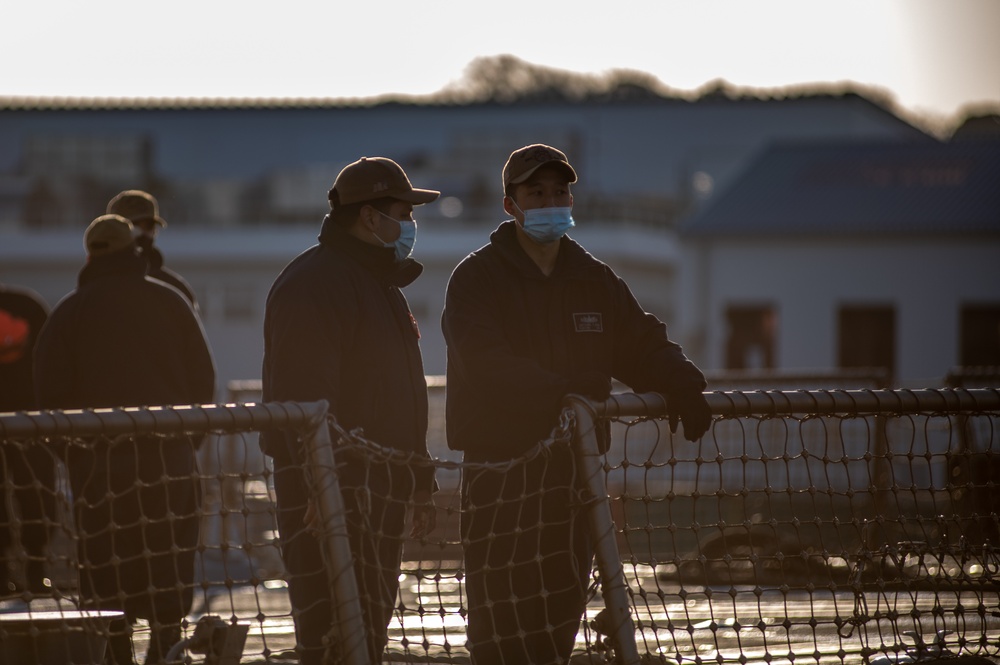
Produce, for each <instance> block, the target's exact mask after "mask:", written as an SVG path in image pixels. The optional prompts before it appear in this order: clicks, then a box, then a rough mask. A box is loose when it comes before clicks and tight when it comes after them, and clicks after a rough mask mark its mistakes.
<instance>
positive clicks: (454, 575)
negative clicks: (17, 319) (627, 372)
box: [0, 393, 1000, 665]
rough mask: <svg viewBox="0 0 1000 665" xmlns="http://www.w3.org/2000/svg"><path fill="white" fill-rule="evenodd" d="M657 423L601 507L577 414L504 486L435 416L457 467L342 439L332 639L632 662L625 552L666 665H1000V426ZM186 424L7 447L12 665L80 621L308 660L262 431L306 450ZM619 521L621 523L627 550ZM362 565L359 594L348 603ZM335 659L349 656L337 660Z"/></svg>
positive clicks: (616, 422) (133, 644)
mask: <svg viewBox="0 0 1000 665" xmlns="http://www.w3.org/2000/svg"><path fill="white" fill-rule="evenodd" d="M784 394H785V395H789V394H791V393H784ZM727 395H736V396H737V397H738V396H739V395H742V394H741V393H732V394H730V393H727ZM751 396H752V395H751ZM732 399H733V401H734V403H736V402H739V400H738V399H736V398H732ZM917 401H919V399H918V400H917ZM750 402H752V400H748V403H750ZM431 403H432V409H434V408H436V406H443V405H441V404H437V403H436V402H435V400H434V399H433V395H432V402H431ZM435 405H436V406H435ZM263 406H265V407H266V406H267V405H263ZM214 408H216V409H218V410H223V411H225V410H226V409H230V408H238V407H214ZM442 410H443V409H442ZM633 411H634V413H630V414H628V415H624V414H622V413H618V415H614V416H605V417H601V418H598V419H597V420H596V422H595V424H594V427H593V430H594V431H596V432H597V433H598V434H599V435H600V436H598V439H602V438H603V435H604V432H605V431H609V432H610V439H605V440H604V443H605V444H606V447H605V449H604V452H603V453H602V454H601V455H600V457H599V459H600V468H601V473H600V475H601V478H600V480H601V483H602V484H603V485H604V486H605V487H606V492H605V494H603V495H601V496H597V497H594V496H593V494H592V493H590V492H587V491H584V490H583V489H582V488H581V483H582V482H583V479H582V477H581V473H580V470H579V469H580V468H579V466H578V465H577V462H576V460H577V459H578V454H579V453H578V449H579V445H580V438H581V436H582V435H583V434H586V432H583V431H581V428H580V427H579V425H578V423H577V421H576V418H575V417H574V415H573V411H571V410H567V411H565V412H564V414H563V419H562V421H561V422H560V424H559V426H558V427H556V428H555V429H554V430H553V433H552V435H551V436H550V437H549V439H547V440H546V441H543V442H540V443H539V444H538V445H537V446H536V447H535V448H533V449H532V450H531V451H530V452H529V453H527V454H526V455H525V456H524V457H522V458H519V459H517V460H513V461H511V462H507V463H503V464H464V463H461V462H459V461H458V460H459V459H460V458H459V457H458V455H460V454H458V453H454V452H451V451H448V450H447V448H446V447H445V446H444V442H443V438H441V437H440V434H441V432H440V431H439V429H438V428H440V429H443V422H441V421H440V420H441V419H440V414H438V416H437V417H435V415H434V413H433V412H432V418H431V426H432V430H431V435H430V436H431V439H430V441H431V444H430V445H431V449H432V458H431V459H423V458H415V457H409V456H404V455H400V454H399V453H397V452H394V451H391V450H388V449H385V448H382V447H380V446H379V445H377V443H375V442H371V441H368V440H366V439H365V437H364V434H363V432H360V431H355V432H345V431H343V430H341V429H340V428H339V427H337V425H336V423H335V422H333V421H332V420H331V421H329V424H330V439H332V443H333V447H334V449H335V454H334V456H332V458H331V459H333V460H334V462H333V464H332V470H333V471H334V472H335V473H334V474H333V475H334V476H335V477H336V478H337V482H338V485H337V486H336V488H335V490H336V491H337V492H338V493H339V496H340V497H341V498H342V499H343V513H344V517H345V525H346V530H343V531H342V532H338V533H340V535H344V533H346V535H347V536H348V538H349V539H350V542H351V551H352V553H353V556H352V557H348V560H342V559H341V560H336V559H335V558H331V556H332V557H336V556H337V555H336V552H332V553H331V552H330V551H326V550H324V552H323V554H322V557H323V558H322V559H321V560H319V561H318V562H317V563H316V564H315V567H314V569H312V570H311V571H310V572H311V573H313V574H315V576H316V577H315V579H314V582H315V585H316V588H317V589H318V596H321V597H326V598H327V599H331V598H332V599H333V600H332V607H333V610H332V614H333V617H334V619H333V621H334V622H335V623H336V622H338V621H341V620H345V617H347V618H349V617H352V616H357V615H359V614H360V615H361V616H363V617H364V622H365V623H364V626H365V631H364V632H365V633H366V635H365V636H366V637H367V640H366V641H365V644H366V648H367V652H368V653H369V654H378V656H373V658H372V660H376V659H377V658H378V657H381V659H382V661H383V662H390V661H391V662H468V661H469V659H470V650H474V651H476V652H477V658H478V659H481V660H482V661H483V662H488V660H489V659H494V660H497V661H498V662H514V661H515V660H519V662H557V661H558V660H559V659H560V658H563V657H566V658H568V659H570V660H571V661H572V662H587V663H593V662H605V661H611V660H613V659H615V657H616V655H617V656H619V657H620V654H621V653H622V649H621V645H620V644H618V643H617V642H616V639H618V638H616V637H613V636H614V635H615V633H616V630H615V625H610V624H613V623H614V622H610V623H609V617H610V616H613V615H614V614H613V612H612V613H611V614H609V611H612V610H615V609H616V608H614V607H612V604H613V602H612V599H611V596H610V595H609V596H607V597H606V596H605V594H604V593H603V592H604V591H605V585H606V584H607V583H608V582H609V581H610V580H608V579H602V575H601V574H600V573H599V572H598V571H602V570H603V571H607V570H609V568H607V567H602V566H601V565H600V564H601V561H600V557H601V556H602V554H601V553H602V552H606V551H607V550H602V549H600V548H595V544H597V541H599V540H601V539H602V538H603V537H610V538H611V540H612V541H613V544H614V546H615V548H616V550H617V557H616V558H617V561H615V562H614V563H615V564H620V565H621V566H622V570H623V573H624V584H625V586H626V587H627V603H626V604H627V607H624V608H617V609H619V610H621V611H623V612H624V613H625V615H626V616H628V617H630V619H631V621H632V622H633V626H634V631H632V634H633V635H634V640H635V645H636V646H637V648H638V653H639V654H640V658H641V662H643V663H658V662H662V663H672V664H675V665H676V664H679V663H686V662H693V663H727V662H738V663H741V664H742V663H747V662H768V663H793V662H796V661H802V660H804V661H809V662H816V663H828V662H831V663H832V662H836V663H856V662H872V663H876V662H877V661H878V659H885V658H888V659H889V660H890V661H895V660H905V659H906V658H914V659H921V658H925V657H930V656H934V655H959V654H961V655H975V656H987V657H992V658H996V657H997V656H998V655H1000V595H998V594H1000V523H998V515H1000V503H998V502H1000V488H998V487H997V485H998V483H1000V444H998V440H997V431H998V425H1000V410H996V409H992V408H991V409H988V410H983V409H980V408H966V407H961V408H958V407H956V408H954V409H952V408H942V407H941V406H940V405H939V404H938V402H933V403H928V404H927V405H925V406H921V405H920V404H918V405H917V408H910V409H907V410H906V411H905V412H901V411H900V410H896V409H882V410H879V411H877V412H875V413H865V414H859V413H847V412H838V413H828V412H827V411H829V410H828V409H819V408H817V409H816V412H814V413H809V412H803V413H795V414H790V415H788V414H785V415H775V414H773V413H771V412H769V411H768V410H766V409H761V410H759V412H756V413H754V412H752V411H753V409H750V411H751V412H749V413H742V414H740V415H726V414H722V415H718V416H717V417H716V420H715V421H714V423H713V426H712V428H711V429H710V430H709V432H708V433H707V434H706V435H705V437H704V438H703V439H702V440H701V441H700V442H697V443H691V442H688V441H686V440H684V438H683V436H682V432H680V431H678V432H677V433H676V434H675V433H671V432H670V429H669V427H668V425H667V421H666V420H665V419H661V418H659V417H658V415H657V410H656V409H646V408H640V409H633ZM717 413H719V411H717ZM196 415H197V414H196ZM19 417H20V418H28V419H29V420H31V421H32V422H35V419H37V420H40V419H41V417H40V416H34V415H29V416H25V415H21V416H19ZM5 418H7V416H3V417H0V421H2V420H3V419H5ZM71 420H72V418H71ZM168 420H169V419H167V418H160V419H159V420H156V421H155V422H152V423H151V424H144V425H136V426H134V427H133V433H127V434H123V433H121V432H119V431H115V430H114V428H109V431H108V432H107V433H105V434H100V433H96V434H95V433H92V432H91V431H88V432H86V433H85V434H80V435H66V432H62V431H61V432H59V433H58V435H53V434H51V433H39V434H36V435H26V434H22V433H18V434H16V435H12V434H10V433H9V431H10V430H7V429H4V430H0V434H2V438H3V445H2V448H0V459H2V461H3V463H4V469H5V474H6V480H5V484H4V497H5V502H6V515H7V517H8V520H7V525H6V526H7V528H6V529H5V532H6V533H7V534H8V536H9V540H8V542H7V543H6V556H5V559H6V564H7V565H6V573H7V579H6V580H5V587H4V588H5V589H6V595H5V597H4V599H3V600H2V601H0V633H2V635H0V636H2V637H3V638H4V639H3V640H0V642H2V643H3V644H5V645H7V646H5V647H3V648H12V647H10V645H12V644H14V643H15V642H16V639H15V638H17V636H18V635H20V634H21V633H18V631H17V629H15V627H14V623H13V622H12V620H11V619H10V618H11V617H13V616H16V615H18V614H21V615H24V614H27V615H29V616H30V617H34V618H35V619H46V618H49V616H50V613H52V612H56V613H62V614H61V615H60V616H61V617H62V618H61V623H60V624H59V625H60V629H61V630H62V632H63V633H66V632H67V631H69V632H70V633H72V632H73V631H78V632H81V633H85V634H92V633H95V632H96V633H99V634H100V635H102V636H103V637H105V638H107V644H108V647H109V648H118V649H127V650H128V652H127V653H126V652H124V651H122V652H121V653H122V658H123V659H124V658H125V657H128V658H130V659H133V658H134V659H135V661H136V662H147V661H148V662H153V660H155V658H154V656H155V654H161V655H163V656H164V657H165V656H166V654H167V652H169V651H170V650H171V648H173V647H177V645H178V644H180V645H181V647H180V648H179V649H175V650H174V652H173V655H174V656H176V657H178V658H187V659H188V662H199V661H200V659H202V658H204V659H205V662H211V661H209V660H208V656H201V655H199V654H206V653H209V652H212V650H213V649H214V650H215V654H216V655H218V654H219V653H221V651H222V650H223V649H225V648H229V649H232V650H235V651H234V653H235V655H236V656H237V657H238V658H240V660H239V661H238V662H243V663H270V662H281V663H285V662H295V661H296V660H297V659H298V658H299V657H300V656H302V652H301V651H299V652H297V651H296V644H297V642H299V640H297V638H296V633H295V623H296V621H295V620H296V618H298V619H299V620H300V622H302V621H305V620H306V617H305V615H303V614H301V613H298V610H293V609H292V603H291V600H290V593H289V585H288V582H287V580H288V577H289V576H288V571H287V570H286V568H285V564H284V562H283V559H282V556H281V550H280V549H279V548H280V547H283V546H287V545H288V541H289V540H290V539H291V536H290V535H289V534H288V533H286V534H284V537H283V534H282V533H281V532H280V529H279V524H280V523H281V520H280V519H279V509H278V504H277V497H276V493H275V481H276V478H275V472H274V470H273V468H272V466H271V464H270V458H266V457H264V456H262V455H261V453H260V449H259V446H258V433H259V432H260V431H261V430H266V429H269V428H272V427H277V426H284V427H288V426H289V425H288V424H287V423H284V424H282V423H274V422H271V421H270V420H269V419H267V418H259V419H257V421H255V422H254V423H253V424H252V426H246V427H227V428H221V427H217V426H212V427H205V426H203V427H200V428H199V427H191V428H185V427H178V426H177V425H173V424H171V426H169V427H165V426H164V423H166V422H168ZM190 420H191V422H195V421H197V418H191V419H190ZM171 422H172V421H171ZM295 429H296V431H299V432H300V435H301V437H302V440H303V441H305V440H306V438H307V437H306V436H305V435H304V434H302V431H303V429H302V423H299V424H297V425H296V426H295ZM97 430H100V426H98V427H97ZM40 431H41V430H40ZM135 431H138V432H140V433H139V434H135V433H134V432H135ZM5 432H6V433H5ZM28 460H33V462H32V463H29V462H28ZM303 471H304V472H305V475H304V477H305V478H306V480H307V481H308V482H309V483H310V484H311V485H310V486H311V489H310V490H309V491H310V492H313V493H321V492H323V491H326V490H325V489H324V488H323V487H320V486H319V485H317V484H316V471H317V467H316V465H315V464H308V465H306V468H305V469H303ZM427 471H433V472H434V475H435V478H436V482H437V486H438V489H437V492H436V493H435V494H434V497H433V512H434V515H435V522H436V526H435V528H434V529H433V530H432V531H430V532H429V533H428V534H425V535H420V536H411V535H410V534H411V531H410V524H411V520H412V518H413V515H414V513H415V512H416V511H417V510H419V509H420V506H418V505H415V504H414V502H413V501H412V499H411V496H412V493H411V492H410V491H409V490H410V488H412V485H413V483H414V479H415V478H417V477H419V476H420V475H421V474H422V473H425V472H427ZM279 483H280V479H279ZM401 488H402V489H401ZM463 488H464V492H463ZM327 489H328V488H327ZM591 497H592V498H591ZM593 510H606V511H607V512H608V513H609V516H610V518H611V519H613V524H614V527H613V528H612V529H610V530H609V532H608V533H607V534H603V533H601V532H600V531H599V530H597V529H595V527H594V524H595V523H594V522H592V521H589V519H588V515H589V514H590V511H593ZM339 528H340V527H336V528H335V529H334V530H336V529H339ZM330 529H331V527H330V526H329V525H328V524H327V523H324V522H322V520H321V523H320V524H318V525H314V526H313V527H312V528H311V530H310V534H311V537H313V538H315V539H316V540H317V541H318V542H323V541H324V539H325V538H326V537H328V536H330V535H331V532H330ZM39 534H42V537H41V538H39ZM334 535H337V534H334ZM39 541H41V542H40V543H39ZM595 550H596V551H597V553H598V554H597V559H594V558H593V557H594V552H595ZM350 559H352V560H353V561H352V560H350ZM605 563H606V562H605ZM352 566H353V573H354V576H355V578H356V579H357V597H346V598H338V597H336V596H337V593H338V592H337V589H336V583H337V580H338V579H340V577H341V576H342V575H343V574H344V572H345V571H352ZM310 579H313V578H310ZM2 590H3V589H0V591H2ZM74 611H76V612H79V613H80V614H79V615H73V614H72V613H73V612H74ZM306 611H308V609H307V610H306ZM122 613H124V615H122ZM5 617H6V618H5ZM67 617H70V618H67ZM581 619H582V620H581ZM95 625H96V626H98V627H99V628H98V629H95V628H94V626H95ZM234 627H235V628H237V629H239V630H238V631H237V632H238V636H237V638H233V637H232V634H231V633H227V631H226V629H233V628H234ZM326 628H329V626H326ZM213 630H215V637H214V638H213V637H212V631H213ZM36 634H37V633H36ZM205 634H208V635H209V638H208V640H207V642H206V640H205V637H204V636H205ZM512 636H513V637H512ZM337 639H338V636H337V634H336V631H333V632H332V633H331V634H329V635H326V636H325V641H324V644H326V645H333V646H334V651H336V647H337ZM213 640H214V641H213ZM43 643H45V644H46V645H47V646H51V644H49V643H48V642H46V641H43ZM123 645H124V646H123ZM220 645H221V646H220ZM227 645H228V646H227ZM31 648H34V649H36V650H37V649H39V648H40V647H39V646H38V642H37V641H36V642H35V643H34V645H33V646H32V647H31ZM60 648H64V649H69V648H71V647H69V646H63V647H60ZM525 654H527V656H526V655H525ZM37 655H38V658H37V661H38V662H43V658H42V654H40V653H38V654H37ZM340 656H343V657H344V658H345V660H346V661H348V662H351V657H350V654H343V653H341V654H340ZM151 659H152V660H151ZM544 659H548V660H544ZM234 662H235V661H234Z"/></svg>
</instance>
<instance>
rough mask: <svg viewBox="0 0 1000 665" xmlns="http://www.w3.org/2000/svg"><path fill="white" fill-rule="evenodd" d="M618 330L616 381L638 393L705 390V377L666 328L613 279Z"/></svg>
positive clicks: (675, 392)
mask: <svg viewBox="0 0 1000 665" xmlns="http://www.w3.org/2000/svg"><path fill="white" fill-rule="evenodd" d="M613 279H614V280H615V284H614V288H615V289H616V293H615V302H616V316H617V318H618V321H617V325H616V329H617V330H618V331H619V333H620V334H619V335H618V336H617V338H616V340H615V349H614V370H613V374H614V376H615V378H617V379H619V380H620V381H622V382H624V383H625V384H626V385H628V386H629V387H630V388H632V390H634V391H635V392H638V393H641V392H650V391H655V392H660V393H665V394H667V395H683V394H690V393H692V392H701V391H703V390H704V389H705V386H706V382H705V375H704V374H703V373H702V371H701V370H700V369H698V367H697V366H696V365H695V364H694V363H693V362H691V360H689V359H688V357H687V356H686V355H684V351H683V349H681V347H680V345H679V344H677V343H676V342H673V341H671V340H670V338H669V337H668V336H667V326H666V325H665V324H664V323H663V322H662V321H660V320H659V319H657V318H656V317H655V316H653V315H652V314H649V313H648V312H645V311H644V310H643V309H642V307H641V306H640V305H639V303H638V301H637V300H636V299H635V296H634V295H632V291H631V290H630V289H629V287H628V285H627V284H626V283H625V281H624V280H623V279H621V278H620V277H617V276H614V277H613Z"/></svg>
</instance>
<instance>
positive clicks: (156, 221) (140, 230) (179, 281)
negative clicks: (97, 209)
mask: <svg viewBox="0 0 1000 665" xmlns="http://www.w3.org/2000/svg"><path fill="white" fill-rule="evenodd" d="M108 213H109V214H116V215H121V216H122V217H125V218H126V219H128V220H129V221H130V222H132V226H133V227H134V229H135V243H136V245H137V246H138V248H139V253H140V254H141V255H142V258H144V259H146V264H147V265H148V269H147V271H146V274H147V275H149V276H150V277H153V278H155V279H158V280H160V281H161V282H166V283H167V284H169V285H170V286H172V287H174V288H175V289H177V290H178V291H180V292H181V293H183V294H184V297H185V298H187V299H188V301H189V302H190V303H191V305H192V306H193V307H194V308H195V311H198V303H197V301H196V300H195V296H194V291H193V290H192V289H191V285H190V284H188V283H187V281H186V280H185V279H184V278H183V277H181V276H180V275H178V274H177V273H176V272H174V271H173V270H170V269H169V268H167V267H166V266H164V265H163V253H162V252H161V251H160V249H159V248H158V247H156V246H155V245H154V244H153V242H154V241H155V240H156V236H157V234H158V233H159V232H160V229H162V228H165V227H166V226H167V222H166V221H165V220H164V219H163V218H162V217H161V216H160V206H159V204H158V203H157V201H156V198H155V197H154V196H153V195H152V194H150V193H149V192H144V191H142V190H141V189H127V190H125V191H123V192H119V193H118V194H117V195H115V197H114V198H113V199H111V200H110V201H109V202H108Z"/></svg>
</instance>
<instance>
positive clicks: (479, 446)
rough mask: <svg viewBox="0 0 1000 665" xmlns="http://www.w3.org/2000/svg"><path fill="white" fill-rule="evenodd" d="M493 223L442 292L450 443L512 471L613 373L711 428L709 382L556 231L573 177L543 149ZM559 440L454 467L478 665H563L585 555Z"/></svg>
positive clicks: (511, 181)
mask: <svg viewBox="0 0 1000 665" xmlns="http://www.w3.org/2000/svg"><path fill="white" fill-rule="evenodd" d="M502 177H503V187H504V199H503V206H504V210H505V211H506V212H507V213H508V214H509V215H511V217H512V218H513V219H511V220H509V221H506V222H504V223H502V224H501V225H500V226H499V227H498V228H497V229H496V230H495V231H494V232H493V234H492V235H491V236H490V243H489V244H488V245H486V246H485V247H482V248H481V249H478V250H476V251H475V252H473V253H472V254H470V255H469V256H468V257H466V258H465V259H464V260H463V261H462V262H461V263H460V264H459V265H458V267H457V268H455V271H454V272H453V273H452V276H451V280H450V281H449V284H448V293H447V297H446V300H445V309H444V313H443V315H442V330H443V332H444V336H445V340H446V342H447V344H448V397H447V399H448V401H447V421H446V422H447V429H448V445H449V447H451V448H452V449H455V450H462V451H464V459H465V461H467V462H507V461H510V460H515V459H517V458H519V457H521V456H523V455H525V453H527V452H528V451H529V450H530V449H531V448H532V447H533V446H534V445H535V444H536V443H537V442H539V441H542V440H544V439H545V438H546V437H547V436H548V435H549V433H550V432H551V430H552V428H553V427H554V426H556V425H557V424H558V417H559V413H560V407H561V403H562V400H563V398H564V397H565V396H566V395H567V394H570V393H576V394H581V395H584V396H586V397H589V398H591V399H595V400H603V399H606V398H607V397H608V395H609V394H610V392H611V379H612V378H616V379H618V380H620V381H622V382H623V383H625V384H626V385H628V386H629V387H630V388H632V389H633V390H634V391H636V392H648V391H658V392H661V393H664V394H666V396H667V398H668V403H669V405H670V409H671V428H672V429H675V428H676V425H677V421H678V420H679V421H681V422H682V423H683V425H684V431H683V433H684V436H685V438H687V439H689V440H691V441H695V440H697V439H699V438H700V437H701V436H702V435H703V434H704V433H705V432H706V431H707V430H708V428H709V426H710V425H711V411H710V409H709V407H708V403H707V401H706V400H705V397H704V396H703V394H702V391H703V390H704V389H705V385H706V384H705V377H704V375H703V374H702V372H701V371H700V370H699V369H698V368H697V367H696V366H695V365H694V364H693V363H692V362H691V361H690V360H688V359H687V357H686V356H685V355H684V353H683V351H682V350H681V348H680V347H679V346H678V345H677V344H675V343H674V342H672V341H670V339H669V338H668V337H667V330H666V327H665V326H664V325H663V323H661V322H660V321H658V320H657V319H656V318H655V317H654V316H652V315H651V314H647V313H646V312H644V311H643V309H642V308H641V307H640V305H639V303H638V302H636V300H635V298H634V297H633V295H632V293H631V291H630V290H629V288H628V286H627V285H626V284H625V282H624V281H623V280H622V279H621V278H619V277H618V276H617V275H616V274H615V273H614V272H613V271H612V270H611V268H610V267H608V266H607V265H606V264H604V263H601V262H600V261H598V260H597V259H595V258H594V257H593V256H591V255H590V254H589V253H587V251H586V250H584V248H583V247H581V246H580V245H579V244H577V243H576V242H575V241H573V240H572V239H571V238H569V237H568V236H567V235H566V232H567V231H569V230H570V229H572V228H573V227H574V226H575V222H574V220H573V216H572V207H573V195H572V193H571V190H570V186H571V185H572V184H573V183H575V182H576V180H577V174H576V170H575V169H574V168H573V167H572V166H571V165H570V163H569V160H568V159H567V158H566V155H565V154H563V153H562V152H561V151H559V150H556V149H555V148H552V147H550V146H547V145H541V144H535V145H529V146H525V147H523V148H520V149H518V150H515V151H514V152H513V153H511V155H510V158H509V159H508V160H507V163H506V165H505V166H504V168H503V174H502ZM575 483H576V480H575V470H574V459H573V456H572V454H571V451H570V450H569V449H568V446H564V445H562V446H561V445H554V446H552V448H551V449H550V450H548V451H547V453H546V454H542V455H537V456H533V457H529V458H528V459H527V460H526V461H524V462H519V463H517V464H515V465H497V466H496V467H495V468H465V469H464V470H463V476H462V502H463V512H462V543H463V547H464V549H465V565H466V591H467V597H468V605H469V615H468V621H469V625H468V645H469V649H470V652H471V655H472V662H473V663H474V664H475V665H487V664H490V665H492V664H497V665H499V664H501V663H533V664H534V665H546V664H550V663H566V662H568V660H569V658H570V655H571V653H572V650H573V645H574V641H575V637H576V634H577V631H578V629H579V627H580V617H581V616H582V614H583V611H584V606H585V600H586V588H587V584H588V576H589V573H590V569H591V562H592V558H593V553H592V547H591V544H590V541H589V534H588V532H587V529H586V525H585V522H584V521H583V511H582V506H581V505H580V501H579V499H578V495H577V492H576V491H575Z"/></svg>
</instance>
